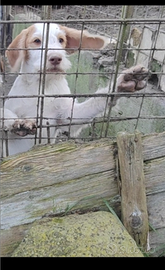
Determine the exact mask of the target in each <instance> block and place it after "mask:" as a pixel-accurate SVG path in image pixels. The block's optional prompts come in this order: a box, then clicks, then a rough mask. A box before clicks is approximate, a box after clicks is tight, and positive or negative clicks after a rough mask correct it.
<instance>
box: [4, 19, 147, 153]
mask: <svg viewBox="0 0 165 270" xmlns="http://www.w3.org/2000/svg"><path fill="white" fill-rule="evenodd" d="M109 42H110V40H109V39H108V38H105V37H103V36H99V35H92V34H90V33H88V31H83V33H82V32H81V31H80V30H76V29H72V28H69V27H66V26H62V25H58V24H55V23H50V24H44V23H38V24H34V25H32V26H30V27H28V28H27V29H25V30H23V31H22V32H21V33H20V34H19V35H18V36H17V37H16V38H15V39H14V40H13V41H12V43H11V44H10V45H9V47H8V48H7V51H6V56H7V58H8V61H9V64H10V65H11V69H12V71H19V72H20V75H18V77H17V78H16V80H15V82H14V84H13V87H12V88H11V90H10V92H9V94H8V99H7V100H6V101H5V106H4V110H2V112H1V114H2V115H1V119H2V120H3V121H2V120H1V128H2V129H3V130H4V129H5V130H8V148H7V149H8V151H7V152H8V153H6V150H5V149H6V147H5V141H4V140H2V142H3V156H5V155H7V154H9V155H13V154H16V153H20V152H24V151H27V150H29V149H30V148H31V147H32V146H33V145H34V143H36V144H38V143H47V124H48V123H49V126H50V129H49V133H50V134H49V135H50V142H51V143H54V142H55V138H56V136H57V134H58V131H59V130H60V132H65V133H67V132H69V134H70V136H71V137H77V136H78V135H79V133H80V132H81V130H82V128H83V127H84V125H83V123H84V122H90V121H91V120H92V119H93V118H94V117H96V116H97V115H98V114H99V113H101V112H104V110H105V107H106V104H107V98H106V97H92V98H89V99H87V100H86V101H84V102H82V103H78V101H77V100H76V99H73V98H70V97H69V94H70V93H71V92H70V89H69V87H68V83H67V81H66V78H65V73H66V71H67V70H68V69H69V68H70V66H71V63H70V61H69V59H68V56H69V55H70V54H72V53H74V52H75V51H77V50H79V49H81V50H83V49H93V50H99V49H103V48H105V47H106V46H107V45H108V43H109ZM147 75H148V71H147V70H146V69H145V68H144V67H143V66H141V65H138V66H135V67H132V68H131V69H129V70H126V71H124V73H123V74H121V75H120V76H119V78H118V80H117V84H116V91H119V92H120V91H130V92H134V91H136V90H140V89H142V88H144V87H145V85H146V82H145V78H146V76H147ZM108 92H109V87H106V88H105V89H99V90H97V91H96V94H98V93H108ZM38 95H39V97H38ZM58 95H66V97H61V96H60V97H58ZM116 100H117V97H116V98H115V99H114V100H113V105H115V102H116ZM109 104H110V100H109ZM71 120H72V121H71ZM70 123H71V124H72V125H69V124H70Z"/></svg>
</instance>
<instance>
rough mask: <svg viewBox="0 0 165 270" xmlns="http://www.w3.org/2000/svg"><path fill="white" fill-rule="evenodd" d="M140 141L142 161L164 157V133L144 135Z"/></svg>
mask: <svg viewBox="0 0 165 270" xmlns="http://www.w3.org/2000/svg"><path fill="white" fill-rule="evenodd" d="M142 141H143V159H144V161H146V160H151V159H155V158H162V157H165V132H162V133H154V134H150V135H145V136H143V138H142Z"/></svg>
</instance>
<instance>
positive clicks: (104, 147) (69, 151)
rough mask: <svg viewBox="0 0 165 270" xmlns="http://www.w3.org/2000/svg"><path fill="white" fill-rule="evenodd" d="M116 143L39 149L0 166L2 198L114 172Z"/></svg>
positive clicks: (73, 144)
mask: <svg viewBox="0 0 165 270" xmlns="http://www.w3.org/2000/svg"><path fill="white" fill-rule="evenodd" d="M113 149H114V146H113V142H110V141H108V140H104V141H102V142H99V141H96V142H92V143H88V144H85V145H77V144H75V143H74V142H69V143H62V144H58V145H49V146H45V147H44V146H43V147H36V148H34V149H33V150H31V151H29V152H27V153H23V154H20V155H18V156H17V157H10V158H7V159H5V161H4V162H3V163H2V164H1V184H2V191H1V198H3V197H6V196H12V195H14V194H18V193H21V192H26V191H31V190H35V189H39V188H44V187H49V186H52V185H54V184H56V185H57V184H60V185H62V184H63V185H64V184H65V182H67V181H70V180H73V179H79V178H83V177H84V176H88V175H95V174H97V173H101V172H105V171H109V170H114V169H115V161H114V157H113V151H114V150H113Z"/></svg>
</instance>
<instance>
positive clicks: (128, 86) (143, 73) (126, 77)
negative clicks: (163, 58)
mask: <svg viewBox="0 0 165 270" xmlns="http://www.w3.org/2000/svg"><path fill="white" fill-rule="evenodd" d="M148 76H149V71H148V69H146V68H145V67H144V66H142V65H136V66H133V67H131V68H129V69H127V70H125V71H124V72H123V74H121V75H120V76H119V78H118V81H117V91H118V92H135V91H138V90H141V89H143V88H144V87H145V86H146V84H147V82H146V78H147V77H148Z"/></svg>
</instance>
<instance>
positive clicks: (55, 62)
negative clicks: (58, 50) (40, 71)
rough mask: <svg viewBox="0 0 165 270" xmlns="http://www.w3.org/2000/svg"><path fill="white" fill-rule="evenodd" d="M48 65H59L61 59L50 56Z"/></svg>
mask: <svg viewBox="0 0 165 270" xmlns="http://www.w3.org/2000/svg"><path fill="white" fill-rule="evenodd" d="M49 61H50V63H51V64H52V65H54V66H56V65H59V64H60V62H61V61H62V58H61V57H57V56H52V57H51V58H50V59H49Z"/></svg>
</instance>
